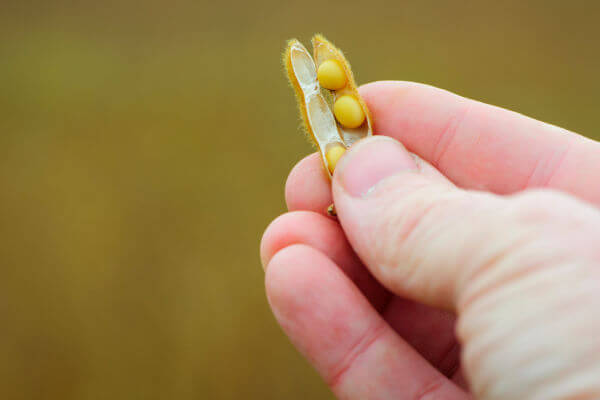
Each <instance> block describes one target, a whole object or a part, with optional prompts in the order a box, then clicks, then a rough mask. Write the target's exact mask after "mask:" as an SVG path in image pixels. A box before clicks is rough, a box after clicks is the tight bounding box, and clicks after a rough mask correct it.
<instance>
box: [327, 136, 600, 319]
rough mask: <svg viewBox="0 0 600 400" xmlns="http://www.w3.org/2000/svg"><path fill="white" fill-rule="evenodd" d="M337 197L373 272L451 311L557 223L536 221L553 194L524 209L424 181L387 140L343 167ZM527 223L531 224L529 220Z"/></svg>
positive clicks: (367, 145)
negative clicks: (515, 251) (492, 266)
mask: <svg viewBox="0 0 600 400" xmlns="http://www.w3.org/2000/svg"><path fill="white" fill-rule="evenodd" d="M333 194H334V200H335V204H336V208H337V210H338V218H339V221H340V223H341V225H342V227H343V229H344V232H345V233H346V236H347V238H348V240H349V242H350V244H351V245H352V248H353V249H354V250H355V251H356V252H357V254H358V255H359V257H360V258H361V260H362V261H363V262H364V263H365V265H366V266H367V267H368V268H369V270H370V271H371V273H372V274H373V275H374V276H375V277H376V278H377V279H378V280H379V281H380V282H381V283H382V284H383V285H384V286H386V287H387V288H388V289H389V290H391V291H392V292H394V293H396V294H399V295H401V296H406V297H408V298H410V299H412V300H416V301H419V302H424V303H426V304H429V305H433V306H437V307H442V308H448V309H455V308H456V306H457V304H458V300H459V299H458V297H459V296H461V295H462V296H463V299H464V296H465V293H464V287H465V286H464V285H465V282H467V281H468V282H469V284H470V286H469V287H470V288H471V289H472V288H474V287H476V286H477V285H474V284H473V280H474V278H473V274H475V273H476V272H477V271H479V270H481V269H482V268H486V267H488V266H489V263H496V262H499V260H500V259H501V257H503V256H505V255H507V254H508V255H510V250H511V249H512V248H515V247H518V246H521V245H522V243H524V242H527V243H528V241H529V240H530V239H531V236H532V235H534V233H532V232H535V234H543V233H544V232H546V231H548V230H547V229H543V225H544V224H547V223H550V222H549V221H548V222H542V220H544V221H545V220H546V219H545V218H541V217H540V220H539V221H537V220H536V219H535V217H534V216H535V215H538V214H540V213H541V211H540V210H542V209H543V210H546V209H548V212H553V210H552V209H553V208H556V206H555V205H553V204H552V203H553V202H555V200H553V199H554V197H552V196H550V199H548V198H546V197H544V198H541V199H538V200H536V197H535V196H534V198H533V200H532V201H530V203H531V204H529V205H528V206H527V207H526V209H524V208H523V207H521V205H520V204H517V203H514V202H512V201H509V200H508V199H504V198H501V197H498V196H494V195H489V194H484V193H479V192H467V191H464V190H461V189H457V188H456V187H454V186H452V185H451V184H449V183H448V182H447V181H445V180H443V179H439V178H435V177H432V176H426V175H423V174H421V173H420V169H419V168H418V165H417V164H415V162H414V160H413V158H412V157H410V155H409V154H408V153H407V152H406V151H405V149H404V148H403V146H402V145H401V144H400V143H398V142H396V141H394V140H393V139H390V138H387V137H374V138H370V139H367V140H363V141H361V142H360V143H358V144H356V145H355V146H353V148H351V149H350V150H349V151H348V152H347V155H345V156H344V158H343V159H342V160H341V162H340V164H338V167H337V169H336V172H335V176H334V181H333ZM561 201H562V200H561ZM561 201H559V203H560V202H561ZM568 202H569V204H571V202H573V203H576V205H575V206H574V207H576V208H575V209H576V210H577V209H579V208H578V207H581V210H582V211H581V212H582V215H586V217H583V216H582V217H581V219H582V220H585V219H586V218H587V219H588V220H589V219H590V218H592V219H593V218H596V219H598V217H597V216H596V215H595V214H596V213H597V212H596V211H595V210H594V209H593V208H586V207H583V205H582V203H577V202H575V201H574V200H570V199H568ZM521 203H522V201H521ZM545 204H547V205H546V206H545ZM561 204H562V203H561ZM561 206H562V205H561ZM542 214H543V213H542ZM572 214H573V212H565V213H564V215H565V218H567V217H568V218H571V217H573V215H572ZM588 214H590V215H588ZM527 218H529V219H530V220H531V221H526V222H524V221H523V220H524V219H525V220H526V219H527ZM532 221H533V222H532ZM565 225H567V226H572V225H573V224H572V223H571V225H569V223H568V221H565ZM568 229H570V230H573V228H568ZM538 231H540V232H538ZM592 231H593V229H590V232H592ZM561 233H564V232H561ZM544 234H545V233H544ZM574 234H576V236H581V232H578V233H575V232H574ZM590 234H591V233H590ZM578 240H580V242H581V240H586V242H587V243H588V244H589V239H583V238H579V239H578ZM563 245H564V244H563ZM550 253H551V252H547V253H544V254H546V255H549V254H550ZM481 276H484V275H481ZM481 276H478V277H477V278H478V279H481ZM488 278H489V276H488ZM479 282H483V280H480V281H479ZM481 284H482V285H484V284H483V283H481ZM491 284H493V281H486V283H485V285H491Z"/></svg>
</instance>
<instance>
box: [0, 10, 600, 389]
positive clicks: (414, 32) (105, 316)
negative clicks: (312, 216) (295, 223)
mask: <svg viewBox="0 0 600 400" xmlns="http://www.w3.org/2000/svg"><path fill="white" fill-rule="evenodd" d="M599 13H600V3H599V2H595V1H569V2H565V1H550V0H547V1H522V0H520V1H479V2H474V1H460V0H453V1H395V2H390V1H385V0H369V1H364V2H353V1H343V2H340V1H322V0H321V1H313V0H305V1H296V0H294V1H281V0H279V1H277V0H254V1H237V2H235V1H210V2H209V1H206V0H193V1H188V0H171V1H158V0H149V1H145V2H137V1H132V0H107V1H100V2H99V1H68V0H54V1H40V0H31V1H20V0H4V1H2V2H1V4H0V272H1V275H0V398H2V399H171V398H173V399H239V398H257V399H281V398H285V399H306V398H315V399H316V398H330V396H331V395H330V394H329V392H328V390H327V388H326V387H325V386H324V384H323V383H322V382H321V381H320V379H319V377H318V376H317V375H316V373H315V372H313V371H312V369H311V368H310V367H309V365H308V364H307V363H306V362H305V361H304V360H303V359H302V358H301V357H300V356H299V355H298V354H297V353H296V351H295V350H294V349H293V348H292V346H291V344H289V342H288V340H287V339H286V338H285V336H284V335H283V334H282V332H281V330H280V329H279V328H278V326H277V325H276V323H275V321H274V319H273V317H272V316H271V313H270V311H269V309H268V305H267V302H266V299H265V296H264V292H263V273H262V269H261V267H260V262H259V257H258V244H259V240H260V237H261V234H262V231H263V230H264V228H265V227H266V226H267V225H268V223H269V221H270V220H271V219H272V218H274V217H275V216H277V215H278V214H280V213H282V212H284V210H285V204H284V198H283V185H284V182H285V179H286V175H287V173H288V171H289V170H290V168H291V167H292V166H293V164H294V163H295V162H296V161H297V160H299V159H300V158H301V157H303V156H304V155H306V154H307V153H309V152H310V151H311V146H310V144H309V143H308V142H307V141H306V140H305V138H304V137H303V135H302V134H301V133H300V130H299V120H298V117H297V114H296V106H295V104H294V97H293V95H292V92H291V90H290V89H289V87H288V86H287V83H286V81H285V78H284V75H283V73H282V71H281V65H280V54H281V51H282V49H283V46H284V43H285V40H286V39H288V38H290V37H298V38H300V39H301V40H302V41H305V42H308V40H309V38H310V37H311V35H312V34H313V33H314V32H322V33H324V34H325V35H326V36H327V37H328V38H329V39H331V40H332V41H333V42H334V43H336V44H337V45H338V46H339V47H341V48H342V49H343V50H344V51H345V52H346V54H347V56H348V58H349V60H350V61H351V62H352V65H353V68H354V71H355V73H356V75H357V78H358V81H359V82H360V83H364V82H368V81H373V80H379V79H402V80H414V81H419V82H425V83H429V84H432V85H436V86H441V87H443V88H446V89H449V90H452V91H455V92H457V93H459V94H462V95H464V96H468V97H471V98H476V99H480V100H483V101H486V102H490V103H493V104H496V105H500V106H504V107H508V108H511V109H514V110H517V111H520V112H522V113H524V114H527V115H530V116H533V117H535V118H539V119H542V120H545V121H548V122H551V123H554V124H557V125H560V126H563V127H565V128H568V129H571V130H575V131H578V132H580V133H582V134H585V135H587V136H590V137H600V136H599V133H598V129H597V122H598V109H599V108H600V97H599V96H598V93H599V91H600V77H599V74H598V71H600V52H599V51H598V49H599V46H598V42H599V38H600V24H598V17H599Z"/></svg>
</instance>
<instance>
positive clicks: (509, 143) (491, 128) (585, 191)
mask: <svg viewBox="0 0 600 400" xmlns="http://www.w3.org/2000/svg"><path fill="white" fill-rule="evenodd" d="M360 92H361V95H362V96H363V97H364V99H365V101H366V102H367V104H368V105H369V108H370V110H371V112H372V113H373V116H374V121H375V132H376V133H377V134H379V135H385V136H390V137H393V138H395V139H397V140H399V141H400V142H402V143H403V144H404V145H405V146H406V148H407V149H408V150H410V151H411V152H414V153H416V154H418V155H419V156H421V157H422V158H424V159H425V160H426V161H428V162H430V163H431V164H432V165H433V166H435V167H436V168H437V169H439V170H440V171H441V172H442V173H443V174H444V175H446V176H447V177H448V178H449V179H450V180H452V181H453V182H454V183H456V184H457V185H459V186H461V187H465V188H474V189H484V190H489V191H492V192H495V193H500V194H506V193H512V192H515V191H518V190H521V189H524V188H527V187H552V188H556V189H560V190H564V191H566V192H569V193H571V194H574V195H576V196H578V197H580V198H583V199H586V200H588V201H591V202H594V203H596V204H600V185H596V184H593V183H594V182H597V181H598V179H600V163H598V159H600V144H599V143H597V142H594V141H591V140H588V139H585V138H583V137H582V136H579V135H577V134H574V133H572V132H568V131H566V130H564V129H560V128H558V127H556V126H553V125H549V124H545V123H542V122H539V121H536V120H534V119H531V118H528V117H525V116H523V115H520V114H517V113H514V112H511V111H508V110H504V109H501V108H498V107H493V106H490V105H487V104H484V103H480V102H477V101H473V100H469V99H466V98H463V97H460V96H457V95H455V94H452V93H449V92H447V91H444V90H441V89H437V88H433V87H430V86H426V85H420V84H416V83H409V82H375V83H372V84H368V85H365V86H363V87H361V89H360Z"/></svg>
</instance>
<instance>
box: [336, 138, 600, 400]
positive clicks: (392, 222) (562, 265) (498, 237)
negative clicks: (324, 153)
mask: <svg viewBox="0 0 600 400" xmlns="http://www.w3.org/2000/svg"><path fill="white" fill-rule="evenodd" d="M434 171H435V169H433V168H432V167H431V166H429V165H427V164H425V163H424V162H423V161H420V160H417V159H415V158H414V157H412V156H411V155H410V154H409V153H408V152H407V151H406V150H405V149H404V147H403V146H402V145H401V144H400V143H398V142H396V141H394V140H393V139H390V138H386V137H382V136H378V137H373V138H369V139H366V140H363V141H361V142H359V143H357V144H356V145H354V146H353V147H352V148H351V149H350V150H349V151H348V152H347V154H346V155H344V157H343V158H342V159H341V160H340V163H339V164H338V166H337V168H336V170H335V175H334V180H333V186H332V189H333V196H334V201H335V206H336V210H337V213H338V218H339V221H340V223H341V225H342V228H343V229H344V232H345V234H346V236H347V237H348V240H349V242H350V243H351V245H352V247H353V248H354V250H355V251H356V253H357V254H358V255H359V257H360V258H361V260H362V261H363V263H364V264H365V265H366V266H367V268H368V269H369V270H370V271H371V273H372V274H373V275H374V276H375V278H377V279H378V280H379V281H380V282H381V283H382V284H383V285H385V286H386V287H387V288H388V289H390V290H391V291H392V292H394V293H396V294H398V295H401V296H403V297H406V298H410V299H412V300H415V301H419V302H422V303H426V304H429V305H432V306H436V307H442V308H446V309H451V310H454V311H456V312H457V314H458V317H459V319H458V325H457V334H458V337H459V340H460V341H461V343H462V345H463V353H462V361H463V367H464V369H465V372H466V374H467V377H468V379H469V381H470V384H471V389H472V390H473V392H474V394H475V395H476V396H477V398H481V399H513V398H521V399H529V398H543V399H563V398H576V397H577V396H578V395H581V396H582V397H577V398H597V397H595V396H600V381H599V380H598V379H597V376H600V375H599V374H600V335H598V331H599V330H600V315H598V314H597V312H596V311H594V310H598V309H600V296H598V291H599V290H600V273H599V271H600V268H598V264H599V263H600V251H599V250H598V246H597V243H595V241H596V238H597V233H598V232H599V231H600V212H599V211H598V210H597V209H596V208H594V207H592V206H590V205H588V204H584V203H582V202H580V201H578V200H576V199H574V198H572V197H569V196H567V195H563V194H560V193H558V192H552V191H548V190H537V191H527V192H523V193H522V194H518V195H513V196H496V195H493V194H490V193H484V192H477V191H467V190H462V189H459V188H457V187H455V186H454V185H452V184H451V183H450V182H449V181H448V180H447V179H446V178H444V177H443V176H441V175H440V174H436V173H435V172H434ZM592 355H593V356H592ZM570 396H575V397H570ZM586 396H588V397H586ZM590 396H591V397H590Z"/></svg>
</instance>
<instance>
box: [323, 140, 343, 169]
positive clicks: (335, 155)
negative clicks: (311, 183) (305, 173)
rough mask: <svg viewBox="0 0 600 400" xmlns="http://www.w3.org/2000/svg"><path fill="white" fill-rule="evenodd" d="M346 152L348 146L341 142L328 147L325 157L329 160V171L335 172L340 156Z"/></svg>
mask: <svg viewBox="0 0 600 400" xmlns="http://www.w3.org/2000/svg"><path fill="white" fill-rule="evenodd" d="M345 152H346V148H345V147H344V145H343V144H341V143H334V144H333V145H331V146H330V147H329V149H327V152H326V153H325V159H326V160H327V169H329V173H330V174H333V170H334V169H335V166H336V165H337V163H338V161H339V160H340V158H341V157H342V156H343V155H344V153H345Z"/></svg>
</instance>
